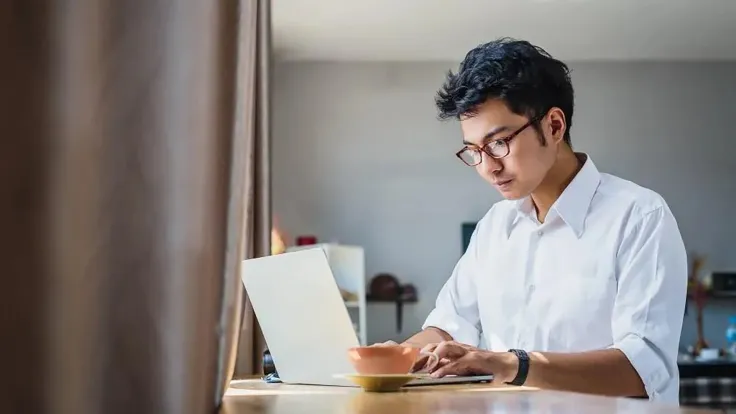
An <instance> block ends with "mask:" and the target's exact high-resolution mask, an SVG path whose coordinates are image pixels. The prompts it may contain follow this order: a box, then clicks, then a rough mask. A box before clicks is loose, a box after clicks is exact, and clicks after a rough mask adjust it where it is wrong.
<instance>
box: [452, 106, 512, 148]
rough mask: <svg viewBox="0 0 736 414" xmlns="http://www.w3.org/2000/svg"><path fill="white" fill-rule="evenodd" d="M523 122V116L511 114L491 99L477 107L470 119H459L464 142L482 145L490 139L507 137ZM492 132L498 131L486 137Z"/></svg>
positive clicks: (505, 107)
mask: <svg viewBox="0 0 736 414" xmlns="http://www.w3.org/2000/svg"><path fill="white" fill-rule="evenodd" d="M524 121H525V118H524V117H523V116H521V115H517V114H515V113H513V112H511V110H509V108H508V106H506V104H505V103H504V102H503V101H502V100H500V99H492V100H488V101H486V102H485V103H483V104H481V105H480V106H478V108H477V113H476V114H475V115H473V116H472V117H467V118H461V119H460V128H461V129H462V134H463V140H464V141H467V142H470V143H473V144H476V145H482V144H483V143H484V142H486V141H488V140H490V139H493V138H501V137H503V136H505V135H507V134H508V133H510V132H511V128H512V127H516V126H518V124H519V123H521V122H524ZM504 128H505V129H504ZM494 130H498V131H499V132H498V134H494V135H493V136H492V137H487V135H488V134H489V133H491V132H493V131H494Z"/></svg>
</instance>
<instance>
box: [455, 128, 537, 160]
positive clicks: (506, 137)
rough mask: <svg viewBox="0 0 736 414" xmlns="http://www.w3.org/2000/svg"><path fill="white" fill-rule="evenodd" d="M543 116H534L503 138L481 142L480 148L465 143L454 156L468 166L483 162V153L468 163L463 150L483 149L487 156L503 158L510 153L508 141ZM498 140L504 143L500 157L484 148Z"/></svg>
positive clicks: (478, 150)
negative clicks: (478, 158) (474, 161)
mask: <svg viewBox="0 0 736 414" xmlns="http://www.w3.org/2000/svg"><path fill="white" fill-rule="evenodd" d="M543 118H544V116H539V117H534V118H532V119H530V120H529V121H528V122H527V123H525V124H524V125H522V126H521V127H519V128H518V129H517V130H516V131H514V132H512V133H511V134H509V135H507V136H505V137H503V138H499V139H494V140H491V141H488V142H486V143H485V144H483V146H482V147H480V148H478V147H477V146H476V147H475V148H471V147H470V146H468V145H465V146H464V147H463V148H462V149H461V150H460V151H458V152H456V153H455V156H456V157H458V158H459V159H460V161H462V162H463V164H465V165H467V166H468V167H475V166H478V165H480V164H481V163H482V162H483V155H482V154H481V155H480V161H478V162H477V163H475V164H468V163H467V162H465V160H464V159H463V158H462V157H461V154H462V153H463V152H465V151H477V152H480V151H483V152H485V153H486V155H488V156H489V157H491V158H494V159H497V160H498V159H501V158H504V157H507V156H508V155H509V154H510V153H511V147H510V146H509V143H510V142H511V140H513V139H514V138H516V137H517V136H518V135H519V134H521V133H522V132H524V130H526V129H527V128H529V127H530V126H532V125H534V124H535V123H537V122H538V121H541V120H542V119H543ZM498 141H503V142H504V144H505V145H506V154H504V155H502V156H500V157H497V156H495V155H493V154H491V151H490V150H486V148H487V147H488V145H490V144H493V143H495V142H498Z"/></svg>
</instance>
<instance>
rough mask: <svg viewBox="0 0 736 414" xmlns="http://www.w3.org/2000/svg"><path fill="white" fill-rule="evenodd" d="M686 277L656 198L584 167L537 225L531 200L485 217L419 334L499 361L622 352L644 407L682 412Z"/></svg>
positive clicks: (672, 226)
mask: <svg viewBox="0 0 736 414" xmlns="http://www.w3.org/2000/svg"><path fill="white" fill-rule="evenodd" d="M687 273H688V264H687V257H686V252H685V247H684V244H683V241H682V237H681V236H680V232H679V229H678V227H677V223H676V222H675V218H674V217H673V215H672V213H671V212H670V209H669V207H668V206H667V204H666V203H665V201H664V200H663V199H662V197H661V196H660V195H658V194H657V193H655V192H653V191H651V190H648V189H646V188H643V187H640V186H638V185H636V184H634V183H632V182H630V181H626V180H623V179H621V178H618V177H615V176H612V175H609V174H603V173H600V172H598V169H597V168H596V167H595V165H594V164H593V161H592V160H591V159H590V157H587V159H586V161H585V163H584V165H583V167H582V169H581V170H580V171H579V172H578V174H577V175H576V176H575V178H574V179H573V180H572V182H571V183H570V184H569V185H568V187H567V188H566V189H565V191H564V192H563V193H562V195H561V196H560V197H559V198H558V199H557V201H556V202H555V204H554V205H553V206H552V207H551V208H550V211H549V213H548V214H547V218H546V219H545V221H544V223H543V224H540V223H539V221H538V220H537V218H536V214H535V212H534V208H533V206H532V204H531V200H530V199H529V198H528V197H527V198H525V199H522V200H514V201H511V200H504V201H500V202H498V203H496V204H494V205H493V206H492V207H491V209H490V210H489V211H488V213H486V215H485V216H484V217H483V218H482V219H481V220H480V221H479V222H478V225H477V226H476V229H475V231H474V233H473V236H472V237H471V239H470V244H469V246H468V249H467V251H466V252H465V253H464V254H463V256H462V257H461V259H460V260H459V261H458V263H457V265H456V266H455V269H454V270H453V273H452V275H451V276H450V278H449V280H448V281H447V282H446V283H445V285H444V287H443V288H442V290H441V291H440V293H439V296H438V297H437V303H436V306H435V308H434V310H433V311H432V312H431V313H430V315H429V316H428V317H427V320H426V322H425V323H424V328H426V327H428V326H435V327H438V328H440V329H443V330H444V331H446V332H447V333H449V334H450V335H452V337H453V339H454V340H456V341H458V342H463V343H467V344H470V345H473V346H479V345H480V344H481V338H482V339H483V342H484V343H485V347H486V348H488V349H490V350H494V351H507V350H508V349H510V348H519V349H524V350H527V351H551V352H581V351H590V350H596V349H606V348H617V349H620V350H621V351H622V352H623V353H624V354H625V355H626V356H627V358H628V359H629V361H630V362H631V364H632V365H633V366H634V368H635V369H636V371H637V372H638V373H639V376H640V377H641V379H642V381H643V383H644V386H645V388H646V391H647V393H648V395H649V398H650V399H651V400H658V401H666V402H671V403H675V404H677V403H678V398H679V373H678V368H677V354H678V346H679V342H680V332H681V328H682V320H683V315H684V310H685V300H686V289H687ZM532 369H533V368H532ZM611 380H612V381H616V378H611Z"/></svg>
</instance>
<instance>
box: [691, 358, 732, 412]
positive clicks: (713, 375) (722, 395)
mask: <svg viewBox="0 0 736 414" xmlns="http://www.w3.org/2000/svg"><path fill="white" fill-rule="evenodd" d="M678 367H679V370H680V404H681V405H682V406H688V407H705V408H714V409H720V410H734V411H736V360H727V359H720V360H715V361H679V362H678Z"/></svg>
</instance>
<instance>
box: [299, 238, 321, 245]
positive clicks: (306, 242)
mask: <svg viewBox="0 0 736 414" xmlns="http://www.w3.org/2000/svg"><path fill="white" fill-rule="evenodd" d="M309 244H317V236H299V237H297V238H296V245H297V246H306V245H309Z"/></svg>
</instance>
